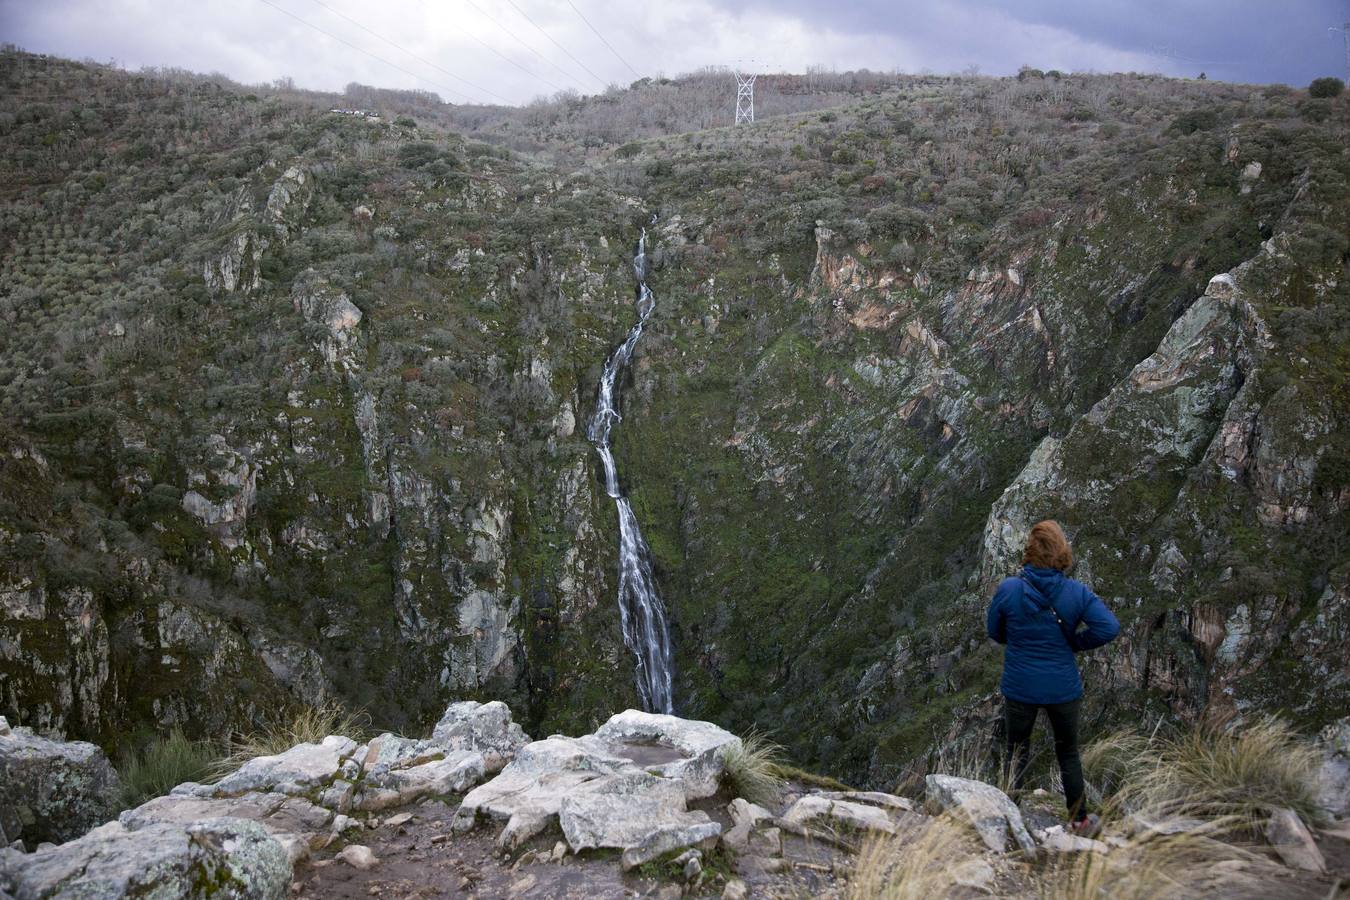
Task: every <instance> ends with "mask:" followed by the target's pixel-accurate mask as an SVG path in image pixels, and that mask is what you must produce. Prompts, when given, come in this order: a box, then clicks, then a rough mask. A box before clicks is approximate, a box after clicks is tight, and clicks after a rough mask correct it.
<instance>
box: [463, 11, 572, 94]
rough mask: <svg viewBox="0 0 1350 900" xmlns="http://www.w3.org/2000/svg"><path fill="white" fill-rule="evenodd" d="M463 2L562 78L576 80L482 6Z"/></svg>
mask: <svg viewBox="0 0 1350 900" xmlns="http://www.w3.org/2000/svg"><path fill="white" fill-rule="evenodd" d="M464 2H465V3H467V4H469V5H470V6H472V7H473V8H474V9H476V10H478V13H479V14H480V15H482V16H483V17H484V18H485V19H487V20H488V21H489V22H491V23H492V24H493V25H496V26H497V27H498V28H500V29H501V30H502V31H504V32H506V35H507V36H508V37H509V38H511V40H513V41H515V42H516V43H517V44H519V45H520V46H522V47H524V48H525V49H526V50H528V51H530V52H531V53H533V54H534V55H535V56H537V57H539V58H540V59H542V60H543V61H544V62H546V63H548V64H549V65H550V66H552V67H553V68H555V69H557V70H558V71H559V72H561V73H562V74H563V77H564V78H568V79H570V80H573V81H575V80H576V76H575V75H573V74H572V73H571V72H569V71H567V70H566V69H564V68H563V67H562V66H560V65H558V64H557V63H555V62H554V61H553V60H551V59H549V58H548V57H547V56H545V55H544V54H542V53H540V52H539V51H538V50H536V49H534V48H533V47H531V46H530V45H529V44H527V43H525V41H523V40H522V39H521V38H520V36H519V35H517V34H516V33H515V32H514V31H512V30H511V29H509V28H507V27H506V26H505V25H503V24H502V23H501V22H500V21H499V20H498V19H496V18H494V17H493V16H492V14H491V13H489V12H488V11H487V10H485V9H483V8H482V7H481V6H479V5H478V4H477V3H474V2H473V0H464Z"/></svg>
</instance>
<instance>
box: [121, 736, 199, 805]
mask: <svg viewBox="0 0 1350 900" xmlns="http://www.w3.org/2000/svg"><path fill="white" fill-rule="evenodd" d="M219 756H220V750H219V748H217V747H216V745H215V744H212V743H210V742H208V741H193V740H189V739H188V738H187V736H186V735H184V734H183V732H182V730H181V729H179V728H177V727H175V728H173V729H172V730H170V731H169V733H168V734H167V735H161V736H157V737H156V738H155V739H154V740H152V741H150V742H149V743H148V744H146V745H144V746H143V747H141V748H140V749H139V750H132V751H128V752H126V753H124V754H123V755H122V756H121V757H120V758H119V759H118V764H117V774H118V777H119V779H120V781H121V787H120V789H119V792H118V796H117V803H118V805H119V807H120V808H121V809H131V808H132V807H135V806H140V805H141V804H142V803H144V802H145V801H146V800H149V799H151V798H152V797H159V796H161V795H163V794H167V793H168V792H169V791H171V790H173V789H174V788H175V787H177V786H178V785H180V784H182V783H183V782H185V781H202V780H207V779H209V778H210V777H211V776H212V775H213V774H214V772H215V765H216V761H217V759H218V758H219Z"/></svg>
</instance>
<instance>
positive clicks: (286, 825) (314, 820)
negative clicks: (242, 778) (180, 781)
mask: <svg viewBox="0 0 1350 900" xmlns="http://www.w3.org/2000/svg"><path fill="white" fill-rule="evenodd" d="M219 818H232V819H248V820H249V821H252V822H257V823H258V824H260V825H261V826H262V827H263V828H264V829H266V830H267V833H268V834H270V835H272V836H273V837H275V838H277V839H278V840H280V841H281V843H282V844H283V845H284V846H286V847H287V851H288V853H290V855H291V858H292V861H294V860H295V859H296V858H297V856H300V855H303V852H304V851H306V850H308V849H311V848H315V847H318V846H322V845H323V844H326V843H327V842H328V835H329V833H330V830H331V826H332V824H333V813H332V812H331V811H330V810H327V809H324V808H323V807H322V806H316V805H315V804H313V803H311V802H309V801H308V800H306V799H305V798H304V797H290V796H287V795H286V794H259V793H253V794H245V795H244V796H242V797H191V796H172V795H170V796H167V797H155V798H154V799H152V800H148V801H146V802H145V803H142V804H141V805H140V806H138V807H136V808H135V809H129V810H127V811H126V812H124V813H122V814H121V815H120V816H118V818H117V821H118V822H120V823H121V824H122V825H124V826H126V828H128V829H129V830H131V831H139V830H141V829H144V828H147V827H149V826H150V825H155V824H165V825H179V826H182V827H185V828H186V827H187V826H189V825H191V824H193V823H194V822H198V821H201V820H204V819H219Z"/></svg>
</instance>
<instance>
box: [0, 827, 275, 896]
mask: <svg viewBox="0 0 1350 900" xmlns="http://www.w3.org/2000/svg"><path fill="white" fill-rule="evenodd" d="M290 882H291V864H290V860H289V859H288V858H287V855H286V850H285V849H284V848H283V847H282V845H281V844H280V843H279V842H278V841H277V840H276V839H274V838H273V837H272V836H270V835H269V834H268V833H267V831H266V830H265V829H264V828H263V827H262V826H261V825H258V824H257V823H255V822H250V821H247V820H245V819H228V818H221V819H205V820H202V821H198V822H193V823H191V824H189V825H187V826H186V827H183V826H181V825H177V824H165V823H151V824H146V825H144V826H142V827H138V828H128V827H127V826H125V825H123V824H121V823H120V822H109V823H108V824H107V825H102V826H100V827H98V828H96V829H94V830H93V831H91V832H89V833H88V834H86V835H84V836H83V837H81V838H79V839H78V840H74V841H71V842H69V843H66V844H62V845H60V846H58V847H50V848H47V849H42V850H39V851H37V852H36V853H31V854H21V853H17V852H15V851H13V850H7V851H0V893H4V892H7V896H13V897H15V898H16V900H45V898H49V897H50V898H56V897H104V898H118V897H184V898H194V900H195V898H206V897H227V898H239V900H246V898H247V900H254V898H257V900H279V898H282V897H285V896H287V895H288V894H289V890H290Z"/></svg>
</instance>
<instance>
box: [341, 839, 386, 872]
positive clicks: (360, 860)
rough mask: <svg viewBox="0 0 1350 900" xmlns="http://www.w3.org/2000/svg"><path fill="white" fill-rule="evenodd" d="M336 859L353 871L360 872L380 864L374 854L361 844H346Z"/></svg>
mask: <svg viewBox="0 0 1350 900" xmlns="http://www.w3.org/2000/svg"><path fill="white" fill-rule="evenodd" d="M338 858H339V859H341V860H342V861H343V862H345V863H346V864H347V865H349V866H351V867H352V868H353V869H360V870H361V871H365V870H367V869H373V868H375V866H377V865H379V862H380V859H379V857H377V856H376V855H375V852H374V851H373V850H371V849H370V848H369V847H366V846H364V845H362V844H348V845H347V846H345V847H343V848H342V852H341V853H339V854H338Z"/></svg>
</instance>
